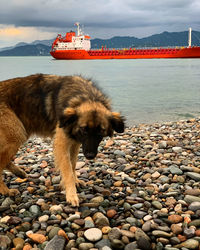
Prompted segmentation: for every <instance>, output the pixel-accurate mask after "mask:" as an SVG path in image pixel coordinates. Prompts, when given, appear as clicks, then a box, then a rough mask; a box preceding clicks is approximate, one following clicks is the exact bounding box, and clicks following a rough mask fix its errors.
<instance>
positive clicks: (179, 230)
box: [171, 224, 183, 234]
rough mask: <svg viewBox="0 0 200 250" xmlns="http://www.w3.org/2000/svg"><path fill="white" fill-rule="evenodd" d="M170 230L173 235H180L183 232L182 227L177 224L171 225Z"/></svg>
mask: <svg viewBox="0 0 200 250" xmlns="http://www.w3.org/2000/svg"><path fill="white" fill-rule="evenodd" d="M171 230H172V232H173V233H174V234H180V233H182V232H183V229H182V226H181V225H179V224H172V225H171Z"/></svg>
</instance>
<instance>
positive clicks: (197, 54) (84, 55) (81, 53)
mask: <svg viewBox="0 0 200 250" xmlns="http://www.w3.org/2000/svg"><path fill="white" fill-rule="evenodd" d="M127 51H131V52H129V53H132V54H126V53H127ZM127 51H124V50H119V54H116V53H115V52H116V51H114V50H107V51H105V50H104V51H103V50H102V51H101V50H90V51H86V50H56V51H51V52H50V53H51V55H52V56H53V57H54V58H55V59H60V60H92V59H93V60H100V59H102V60H103V59H162V58H200V47H191V48H181V49H177V50H176V51H173V50H172V52H168V49H163V51H164V52H163V53H162V52H161V53H159V52H158V53H156V52H155V50H148V49H147V50H145V49H144V50H140V49H137V50H127ZM141 51H142V52H141ZM109 53H110V54H109Z"/></svg>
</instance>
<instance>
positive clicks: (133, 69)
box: [0, 57, 200, 126]
mask: <svg viewBox="0 0 200 250" xmlns="http://www.w3.org/2000/svg"><path fill="white" fill-rule="evenodd" d="M35 73H47V74H58V75H82V76H84V77H88V78H92V79H93V80H94V81H95V82H97V84H98V85H99V86H100V87H101V88H102V89H103V90H104V92H105V93H106V94H107V95H108V96H109V97H110V98H111V100H112V104H113V110H114V111H120V112H121V113H122V114H123V115H124V116H125V117H126V119H127V124H128V125H129V126H131V125H133V124H139V123H154V122H163V121H164V122H165V121H177V120H186V119H190V118H193V117H199V116H200V59H129V60H77V61H76V60H55V59H53V58H52V57H0V81H2V80H6V79H9V78H13V77H19V76H27V75H30V74H35Z"/></svg>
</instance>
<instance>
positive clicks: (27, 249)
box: [23, 244, 33, 250]
mask: <svg viewBox="0 0 200 250" xmlns="http://www.w3.org/2000/svg"><path fill="white" fill-rule="evenodd" d="M32 248H33V247H32V246H31V245H30V244H26V245H25V246H24V247H23V250H31V249H32Z"/></svg>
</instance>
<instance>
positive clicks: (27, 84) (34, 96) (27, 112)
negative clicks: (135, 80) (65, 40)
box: [0, 74, 110, 134]
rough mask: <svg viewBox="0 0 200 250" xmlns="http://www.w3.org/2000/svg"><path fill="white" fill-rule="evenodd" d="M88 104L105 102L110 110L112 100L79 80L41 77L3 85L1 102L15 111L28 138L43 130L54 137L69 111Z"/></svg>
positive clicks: (0, 84)
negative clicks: (67, 108) (66, 111)
mask: <svg viewBox="0 0 200 250" xmlns="http://www.w3.org/2000/svg"><path fill="white" fill-rule="evenodd" d="M77 80H78V81H77ZM88 100H91V101H95V102H101V103H102V104H103V105H104V106H105V107H106V108H107V109H110V102H109V99H108V98H107V97H106V96H105V95H104V94H102V92H101V91H100V90H99V89H98V87H97V86H95V85H94V84H93V83H92V82H91V81H90V80H85V79H83V78H81V77H77V76H74V77H71V76H54V75H52V76H51V75H42V74H37V75H31V76H28V77H26V78H15V81H13V79H11V80H7V81H4V82H0V101H3V102H5V103H7V104H8V105H9V107H10V108H11V109H12V110H14V112H15V113H16V115H17V116H18V117H19V118H20V120H21V121H23V125H24V127H25V128H26V131H27V133H28V134H32V133H39V134H41V132H40V131H41V130H42V131H43V132H45V133H50V134H51V133H52V131H53V130H54V129H55V127H56V124H57V121H58V120H59V118H60V117H61V116H62V112H63V110H64V109H65V108H66V107H68V106H70V107H76V106H78V105H80V104H81V103H83V102H86V101H88ZM27 117H29V119H27ZM36 117H37V119H36V121H35V118H36ZM38 120H39V121H40V123H39V124H38ZM35 122H36V123H37V125H36V124H35ZM47 123H48V124H47ZM38 125H39V126H38ZM46 125H47V126H46ZM43 132H42V133H43Z"/></svg>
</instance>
